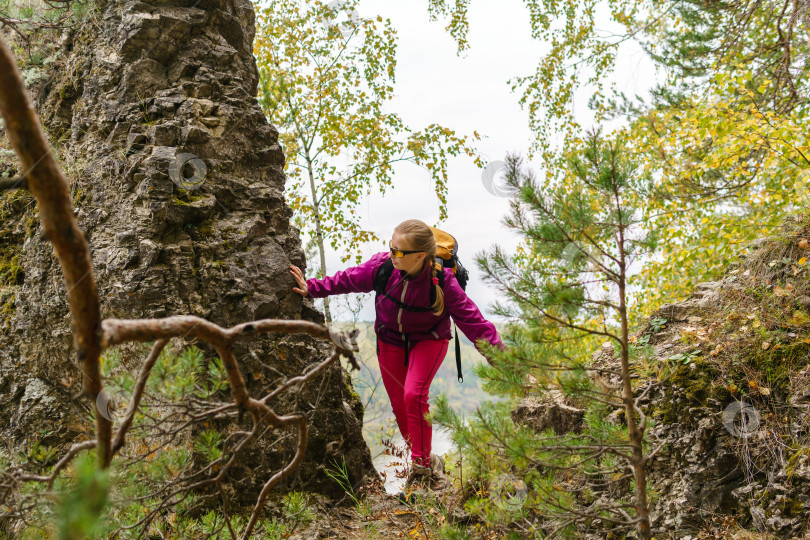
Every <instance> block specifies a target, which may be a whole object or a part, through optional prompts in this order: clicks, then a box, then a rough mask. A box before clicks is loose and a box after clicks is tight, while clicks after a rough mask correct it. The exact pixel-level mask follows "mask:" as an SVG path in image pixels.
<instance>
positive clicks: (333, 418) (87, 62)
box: [0, 0, 375, 495]
mask: <svg viewBox="0 0 810 540" xmlns="http://www.w3.org/2000/svg"><path fill="white" fill-rule="evenodd" d="M97 6H98V13H96V14H95V15H93V16H92V17H90V18H89V19H87V20H86V21H85V22H84V23H83V24H81V25H79V26H78V27H77V28H76V29H74V30H72V31H70V32H65V33H64V34H63V35H62V38H61V42H60V43H58V45H57V49H58V51H59V52H58V54H56V55H55V57H56V58H57V60H56V61H55V62H54V63H53V64H51V69H50V70H48V71H47V72H46V73H45V74H44V75H43V76H42V77H41V78H40V79H39V80H38V81H36V84H35V85H33V88H32V95H33V97H34V100H35V107H36V110H37V112H38V113H39V115H40V118H41V121H42V124H43V125H44V127H45V128H46V130H47V132H48V133H49V135H50V137H51V138H52V140H53V141H54V146H55V148H56V151H57V152H58V154H59V155H60V156H61V157H62V165H63V168H64V169H65V172H66V175H67V176H68V177H69V179H70V182H71V189H72V192H73V195H74V206H75V210H76V212H75V215H76V216H77V218H78V220H79V223H80V226H81V227H82V229H83V230H84V231H85V234H86V236H87V239H88V242H89V244H90V246H91V250H92V257H93V266H94V270H95V273H96V279H97V281H98V286H99V292H100V296H101V302H102V316H103V317H117V318H150V317H163V316H169V315H176V314H191V315H197V316H200V317H204V318H206V319H208V320H211V321H213V322H215V323H217V324H219V325H221V326H232V325H234V324H237V323H240V322H245V321H249V320H255V319H261V318H289V319H297V318H304V319H309V320H316V321H319V322H322V318H321V316H320V314H319V313H318V312H316V311H315V310H314V309H313V308H312V306H311V304H310V303H309V301H304V302H302V299H301V297H300V296H299V295H297V294H295V293H293V292H292V291H291V286H292V282H291V278H290V275H289V271H288V268H289V264H290V263H293V264H297V265H303V264H304V257H303V253H302V250H301V245H300V239H299V232H298V231H297V230H296V229H294V228H293V227H291V226H290V216H291V211H290V209H289V208H288V207H287V205H286V203H285V201H284V198H283V196H282V190H283V188H284V181H285V176H284V173H283V165H284V154H283V151H282V148H281V146H280V145H279V142H278V132H277V130H276V129H275V128H274V127H273V126H272V125H270V124H269V123H268V122H267V120H266V118H265V116H264V114H263V113H262V111H261V109H260V107H259V105H258V102H257V100H256V92H257V84H258V71H257V66H256V62H255V59H254V57H253V56H252V42H253V37H254V29H255V23H254V12H253V7H252V5H251V4H250V2H248V0H199V1H195V2H184V1H182V0H177V1H171V0H169V1H153V2H141V1H137V0H126V1H109V2H100V3H98V4H97ZM3 138H4V137H3ZM5 147H6V148H8V145H7V144H6V145H5ZM182 154H191V155H193V156H196V159H192V160H191V162H189V163H187V164H186V166H185V167H184V168H182V167H181V169H180V171H179V172H180V174H181V175H183V178H184V179H185V181H184V180H183V178H180V179H177V180H178V181H177V182H175V181H173V179H172V178H171V173H172V167H177V165H178V164H179V165H182V161H184V159H185V158H184V156H182ZM0 159H2V161H3V163H2V167H0V174H4V175H5V176H12V175H16V174H20V173H21V172H22V171H18V170H17V168H16V160H15V159H14V156H13V155H9V153H8V151H5V152H3V154H2V155H0ZM201 163H202V164H204V167H203V166H201V165H200V164H201ZM195 175H196V177H194V176H195ZM192 177H194V178H192ZM189 182H191V183H189ZM181 186H185V187H186V188H187V189H182V188H181ZM2 195H3V201H2V204H3V211H4V216H3V238H2V239H0V261H3V262H4V264H5V267H4V268H5V271H4V272H5V273H3V274H0V275H2V277H3V278H4V281H3V282H2V283H1V284H2V285H3V287H2V291H0V305H2V306H3V309H2V317H0V325H1V326H0V328H1V329H2V332H1V333H0V351H2V353H0V403H2V404H3V406H2V409H0V434H2V438H3V444H4V445H5V446H6V450H7V451H8V452H9V453H12V452H16V451H20V450H23V451H25V449H26V448H28V447H29V446H30V445H31V444H32V442H33V441H35V440H36V441H39V442H41V443H43V444H47V445H52V446H58V447H64V445H66V444H68V443H69V442H70V441H72V440H75V438H76V437H79V436H86V435H85V434H84V433H83V430H84V429H85V428H86V426H87V425H88V424H87V415H86V408H87V404H86V403H85V402H84V400H83V399H80V398H78V397H77V396H78V395H79V393H80V380H81V378H80V377H79V376H78V375H79V374H78V368H77V361H76V358H75V356H76V354H75V350H73V348H72V337H71V328H70V320H69V314H68V307H67V303H66V294H65V293H66V291H65V286H64V282H63V279H62V273H61V270H60V267H59V264H58V262H57V260H56V258H55V256H54V254H53V249H52V247H51V245H50V244H49V243H48V241H47V239H46V238H45V236H44V233H43V230H42V228H41V227H40V226H39V223H38V219H37V217H36V208H35V206H36V205H35V203H34V202H33V199H32V198H31V197H30V195H27V194H25V193H24V192H19V191H17V192H11V193H5V194H2ZM12 261H13V263H12ZM12 264H14V266H13V267H12V266H11V265H12ZM198 345H201V344H198ZM122 350H123V353H124V355H123V364H124V365H125V366H126V367H128V368H129V369H133V368H134V366H136V365H137V364H136V363H137V362H139V361H140V360H141V358H140V357H139V356H137V355H136V354H135V351H136V350H137V349H136V348H135V347H129V348H127V347H123V348H122ZM329 350H330V347H329V346H327V345H326V344H324V343H319V342H316V341H315V340H313V339H309V338H305V337H299V336H288V337H279V336H274V335H269V336H264V337H262V338H257V339H252V340H249V341H247V342H242V343H241V344H240V345H239V346H238V347H237V348H235V352H236V353H237V358H238V359H239V361H240V362H241V364H242V366H244V367H243V371H244V374H245V376H246V378H247V380H248V385H249V386H248V388H249V390H251V391H252V393H253V395H259V394H260V393H263V392H266V391H268V390H270V389H272V381H278V380H279V377H284V376H287V377H289V376H293V375H296V374H299V373H301V372H303V371H304V370H305V368H306V367H307V366H309V365H311V364H312V363H313V362H316V361H319V360H321V359H323V358H325V356H326V354H327V352H328V351H329ZM319 387H320V388H319ZM282 400H287V401H286V402H284V401H282V402H280V403H279V402H278V401H277V402H275V403H274V404H273V405H274V407H276V408H277V410H278V411H280V412H285V411H288V410H299V411H303V412H305V413H307V414H308V416H309V418H310V421H311V424H310V432H309V446H308V450H307V456H306V461H305V463H304V464H303V465H302V466H301V467H300V468H299V470H298V471H297V473H296V474H295V476H294V477H292V478H291V479H290V480H288V481H286V483H285V485H284V486H283V487H282V489H287V488H290V487H291V486H295V487H296V488H297V489H310V490H317V491H321V492H326V493H332V492H336V489H337V486H336V484H335V483H334V482H333V481H331V480H330V479H329V478H328V477H327V476H326V475H325V474H324V473H323V470H322V469H323V466H324V464H327V463H330V462H332V461H340V460H341V458H343V457H345V459H346V463H347V465H348V467H349V474H350V477H351V478H352V480H359V479H361V478H363V477H364V476H365V475H368V474H375V473H373V467H372V464H371V459H370V454H369V451H368V448H367V447H366V445H365V443H364V442H363V437H362V435H361V425H362V406H361V404H360V403H359V401H358V400H357V397H356V394H354V392H353V391H352V390H351V387H350V386H349V384H348V382H347V379H346V377H345V376H344V373H343V370H342V368H341V366H340V365H337V364H335V365H333V366H332V367H331V368H330V369H329V370H328V371H327V372H325V374H324V375H322V377H321V378H320V379H318V381H316V385H314V387H312V388H303V389H302V390H301V391H300V392H299V393H297V394H295V395H292V396H291V395H289V394H288V395H287V396H285V397H283V398H282ZM246 420H247V419H246ZM277 439H278V434H275V433H272V432H271V433H270V434H269V435H268V436H266V437H265V438H263V439H261V441H260V442H259V444H257V445H255V446H254V447H253V448H251V449H250V450H249V451H248V452H247V453H246V455H245V458H244V459H243V460H242V462H243V463H244V466H243V467H242V468H241V469H239V471H238V474H235V477H234V481H235V482H237V484H238V485H237V486H236V488H237V489H236V492H237V493H239V494H244V495H251V494H254V495H255V492H256V490H257V488H258V487H259V486H260V485H261V484H262V483H263V482H264V481H266V480H267V478H268V477H269V475H270V473H271V472H272V471H275V470H276V469H277V468H278V467H279V466H280V465H282V464H283V463H286V461H287V460H289V458H290V457H291V456H292V449H293V445H291V444H283V445H281V447H280V448H279V447H274V446H270V445H271V443H272V442H274V441H277Z"/></svg>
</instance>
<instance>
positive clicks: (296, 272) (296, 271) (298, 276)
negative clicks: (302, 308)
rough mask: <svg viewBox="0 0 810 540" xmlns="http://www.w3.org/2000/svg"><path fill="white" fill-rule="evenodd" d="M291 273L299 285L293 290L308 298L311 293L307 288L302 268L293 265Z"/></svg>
mask: <svg viewBox="0 0 810 540" xmlns="http://www.w3.org/2000/svg"><path fill="white" fill-rule="evenodd" d="M290 273H291V274H292V275H293V277H294V278H295V281H296V282H297V283H298V287H293V288H292V290H294V291H295V292H297V293H298V294H300V295H301V296H306V295H307V294H308V293H309V289H308V288H307V280H305V279H304V273H303V272H301V269H300V268H298V267H297V266H295V265H292V264H291V265H290ZM299 287H300V288H299Z"/></svg>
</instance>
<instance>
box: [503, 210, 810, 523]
mask: <svg viewBox="0 0 810 540" xmlns="http://www.w3.org/2000/svg"><path fill="white" fill-rule="evenodd" d="M808 221H810V220H808V218H807V217H805V218H801V217H799V218H795V219H794V218H790V219H788V220H787V221H786V222H785V224H784V226H783V229H782V230H781V231H780V232H779V233H778V234H776V235H775V236H774V237H772V238H763V239H760V240H758V241H756V242H754V243H753V245H751V246H750V247H749V248H748V249H746V250H745V251H744V252H743V253H741V254H740V256H739V260H738V261H736V262H735V263H734V264H732V265H731V266H730V267H729V268H728V269H727V270H726V272H725V273H724V275H723V276H722V277H721V278H720V279H718V280H717V281H713V282H707V283H701V284H699V285H697V287H696V288H695V290H694V291H693V293H692V294H691V295H690V296H689V297H688V298H687V299H686V300H684V301H683V302H678V303H674V304H668V305H664V306H661V307H660V308H659V309H658V310H657V311H656V312H655V313H653V314H652V316H651V317H650V318H649V320H648V321H647V322H646V323H645V324H643V325H642V327H641V328H640V329H639V330H638V331H637V332H636V333H635V334H634V336H633V338H632V339H633V340H634V346H635V350H636V351H637V353H638V356H636V357H634V358H635V359H634V358H631V368H632V370H633V374H634V378H635V379H636V381H637V383H636V385H635V386H636V389H637V395H642V394H644V392H645V390H646V397H645V398H644V399H643V400H642V401H641V402H640V405H641V407H642V409H643V410H644V412H645V414H646V415H647V417H648V420H649V427H648V430H647V441H648V443H649V446H648V451H651V450H652V449H653V448H659V450H658V452H657V454H656V455H655V456H654V457H653V458H652V460H651V461H650V463H649V468H648V475H647V478H648V492H649V493H650V494H651V495H650V518H651V520H652V525H653V529H654V533H655V537H656V538H708V537H709V536H707V535H714V536H715V537H718V538H719V537H722V538H728V537H737V535H743V534H744V531H752V530H753V531H757V532H759V533H762V534H764V535H767V536H768V537H769V538H770V537H776V538H806V537H807V536H806V535H807V534H810V264H808V259H810V249H808V248H810V244H808V240H810V224H808ZM638 358H643V361H638V360H637V359H638ZM618 363H619V360H618V358H617V357H616V354H615V353H614V350H613V348H612V347H603V348H600V349H599V350H598V351H596V352H595V353H594V355H593V358H592V365H593V366H598V367H600V368H614V370H615V369H616V368H618ZM594 378H595V380H599V381H600V382H601V383H603V384H602V385H601V386H602V387H604V388H617V387H618V383H619V379H618V377H617V376H611V377H610V378H608V379H605V378H604V377H601V376H600V377H597V376H596V375H594ZM604 383H606V384H604ZM616 398H617V399H618V395H617V396H616ZM576 411H578V409H575V408H572V407H571V406H570V404H568V403H566V402H565V400H564V399H563V398H562V396H561V394H560V393H559V392H553V391H552V392H548V393H545V394H540V395H532V396H530V397H528V398H526V399H524V400H523V401H521V403H520V405H519V406H518V408H517V409H516V410H515V411H513V418H514V420H515V421H516V422H518V421H519V422H520V423H522V424H525V425H528V426H532V427H534V428H535V429H537V430H538V431H542V430H546V429H548V428H554V430H555V432H556V433H558V434H560V433H565V432H572V431H577V430H578V429H579V427H580V424H579V423H577V422H574V421H573V420H565V419H566V418H570V419H577V418H578V417H577V416H576V415H573V416H572V412H576ZM562 412H565V413H566V414H565V415H562ZM624 418H625V417H624V410H623V409H616V410H615V411H614V412H613V413H612V414H610V415H609V416H608V418H607V420H608V421H610V422H613V423H617V424H618V423H622V422H624ZM561 419H562V420H561ZM612 489H613V490H614V491H613V492H612V493H611V494H610V497H609V498H624V499H625V500H629V499H630V498H631V497H632V491H631V489H630V484H629V483H626V484H625V485H616V486H612ZM582 534H583V537H589V538H590V537H593V538H600V537H604V536H603V534H601V533H596V534H593V535H592V536H588V535H586V534H585V532H583V533H582ZM589 534H592V533H590V532H589Z"/></svg>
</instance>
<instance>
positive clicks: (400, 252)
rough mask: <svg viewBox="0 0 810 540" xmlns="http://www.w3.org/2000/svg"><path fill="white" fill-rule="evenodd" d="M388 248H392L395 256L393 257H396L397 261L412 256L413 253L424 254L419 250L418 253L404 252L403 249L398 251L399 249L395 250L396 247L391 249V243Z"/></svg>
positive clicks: (392, 253)
mask: <svg viewBox="0 0 810 540" xmlns="http://www.w3.org/2000/svg"><path fill="white" fill-rule="evenodd" d="M388 246H389V247H390V248H391V255H393V256H394V257H396V258H397V259H401V258H402V257H404V256H405V255H410V254H411V253H422V252H421V251H419V250H416V251H405V250H402V249H397V248H395V247H391V244H390V243H389V244H388Z"/></svg>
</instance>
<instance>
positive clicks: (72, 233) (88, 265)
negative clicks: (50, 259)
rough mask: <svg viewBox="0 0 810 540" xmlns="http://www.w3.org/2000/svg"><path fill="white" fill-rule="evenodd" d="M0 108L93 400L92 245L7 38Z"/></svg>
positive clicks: (105, 448) (105, 452)
mask: <svg viewBox="0 0 810 540" xmlns="http://www.w3.org/2000/svg"><path fill="white" fill-rule="evenodd" d="M0 73H3V74H4V76H3V78H4V81H3V84H0V113H2V115H3V119H4V120H5V122H6V131H7V133H8V138H9V141H10V142H11V145H12V147H13V148H14V150H15V152H17V155H18V156H19V158H20V161H21V162H22V166H23V170H24V171H26V173H25V174H23V175H22V176H24V177H25V178H26V181H27V185H28V189H29V190H30V191H31V193H32V194H33V195H34V197H35V198H36V200H37V207H38V209H39V219H40V221H41V223H42V226H43V228H44V229H45V233H46V234H47V235H48V239H49V240H50V241H51V243H52V244H53V247H54V250H55V251H56V255H57V257H58V258H59V263H60V265H61V266H62V272H63V274H64V276H65V285H66V286H67V296H68V303H69V305H70V315H71V319H72V321H73V326H74V329H75V331H74V334H73V340H74V345H75V347H76V353H77V355H78V358H79V362H80V364H81V366H82V373H83V374H84V377H83V388H84V392H85V394H86V396H87V397H88V398H89V399H90V400H92V401H95V399H96V397H97V396H98V394H99V392H101V369H100V366H99V357H100V356H101V343H100V337H101V332H100V329H101V328H100V326H101V312H100V306H99V298H98V288H97V287H96V278H95V275H94V274H93V266H92V261H91V258H90V248H89V246H88V245H87V241H86V240H85V237H84V233H82V231H81V229H80V228H79V225H78V223H77V222H76V219H75V218H74V217H73V202H72V199H71V197H70V191H69V189H68V184H67V181H66V180H65V177H64V176H63V175H62V171H60V170H59V166H58V164H57V163H56V159H54V157H53V154H52V153H51V149H50V147H49V146H48V142H47V140H46V139H45V136H44V135H43V132H42V127H41V126H40V124H39V120H38V119H37V116H36V114H34V109H33V107H32V105H31V102H30V101H29V99H28V94H27V92H26V91H25V87H24V86H23V81H22V78H21V77H20V72H19V70H18V69H17V63H16V61H15V60H14V57H13V56H12V54H11V51H9V49H8V46H7V45H6V43H5V41H4V40H2V39H0ZM95 416H96V436H97V442H98V460H99V463H100V464H101V466H102V467H103V468H107V466H108V465H109V463H110V458H111V454H110V438H111V435H112V422H110V421H109V420H108V419H107V418H105V417H104V415H102V414H99V413H98V411H96V415H95Z"/></svg>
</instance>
